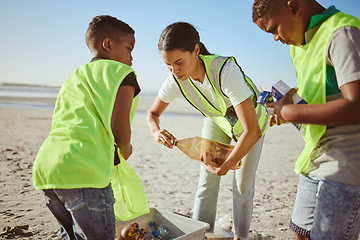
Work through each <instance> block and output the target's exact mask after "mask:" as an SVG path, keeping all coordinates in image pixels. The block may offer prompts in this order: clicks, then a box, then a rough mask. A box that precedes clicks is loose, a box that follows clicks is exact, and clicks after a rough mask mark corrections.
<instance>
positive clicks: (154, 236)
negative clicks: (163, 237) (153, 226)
mask: <svg viewBox="0 0 360 240" xmlns="http://www.w3.org/2000/svg"><path fill="white" fill-rule="evenodd" d="M151 236H152V238H151V240H159V239H160V238H159V232H158V230H154V231H152V233H151Z"/></svg>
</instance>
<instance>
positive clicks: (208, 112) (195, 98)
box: [173, 55, 268, 141]
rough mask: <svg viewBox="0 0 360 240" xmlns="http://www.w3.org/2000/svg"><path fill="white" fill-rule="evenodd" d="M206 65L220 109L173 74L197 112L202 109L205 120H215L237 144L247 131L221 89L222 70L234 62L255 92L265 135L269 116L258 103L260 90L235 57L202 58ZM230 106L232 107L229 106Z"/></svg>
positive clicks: (259, 119) (211, 56) (189, 81)
mask: <svg viewBox="0 0 360 240" xmlns="http://www.w3.org/2000/svg"><path fill="white" fill-rule="evenodd" d="M199 57H200V59H201V60H202V61H203V63H204V66H205V72H206V76H207V78H208V79H209V82H210V84H211V86H212V89H213V90H214V92H215V95H216V99H217V101H218V103H219V105H220V107H216V106H215V105H214V104H213V103H212V102H211V101H210V100H209V99H208V98H206V96H205V95H204V94H203V93H202V92H201V91H200V90H199V89H198V88H197V87H196V86H195V84H194V83H193V82H192V81H191V80H190V79H187V80H186V81H180V80H178V79H176V77H175V76H174V75H173V77H174V79H175V81H176V83H177V84H178V86H179V88H180V91H181V93H182V94H183V96H184V97H185V99H186V100H187V101H188V102H189V103H190V104H191V105H192V106H193V107H195V108H196V109H197V110H199V111H200V112H201V113H202V114H203V115H204V116H205V117H208V118H210V119H212V121H213V122H215V123H216V124H217V125H218V126H219V127H220V128H221V129H222V130H223V131H224V132H225V133H226V134H227V135H228V136H229V137H230V138H233V139H234V140H235V141H237V140H238V139H239V137H240V135H241V134H242V132H243V131H244V128H243V126H242V124H241V122H240V121H239V120H238V118H237V116H236V113H235V110H234V107H233V106H231V101H230V99H229V98H228V97H227V96H226V95H225V94H224V93H223V91H222V90H221V79H220V76H221V71H222V69H223V67H224V65H225V63H226V62H227V61H228V60H230V59H231V60H233V61H234V62H235V63H236V65H237V66H238V67H239V69H240V71H241V73H242V75H243V79H244V81H245V82H246V84H247V86H248V87H249V88H250V90H251V91H252V93H253V94H252V96H251V97H252V101H253V103H254V106H255V110H256V115H257V119H258V121H259V126H260V130H261V132H262V134H264V133H265V132H266V130H267V127H268V124H267V122H268V116H267V115H266V110H265V108H264V106H262V105H260V104H257V103H256V100H257V97H258V95H259V91H258V89H257V88H256V86H255V85H254V83H253V82H252V81H251V79H250V78H248V77H247V76H246V75H245V73H244V72H243V71H242V69H241V67H240V66H239V65H238V64H237V62H236V60H235V58H234V57H222V56H218V55H199ZM228 106H231V107H228Z"/></svg>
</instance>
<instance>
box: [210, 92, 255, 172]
mask: <svg viewBox="0 0 360 240" xmlns="http://www.w3.org/2000/svg"><path fill="white" fill-rule="evenodd" d="M235 112H236V115H237V117H238V119H239V121H240V122H241V124H242V125H243V127H244V132H243V133H242V134H241V136H240V138H239V139H238V141H237V143H236V145H235V148H234V150H233V151H232V152H231V154H230V155H229V157H228V158H227V159H226V160H225V162H224V163H223V164H222V165H221V166H220V167H218V168H211V167H210V166H208V165H205V164H203V165H204V167H205V168H206V169H207V170H208V171H210V172H212V173H213V174H215V175H225V174H226V173H227V172H228V171H229V170H230V169H231V167H232V166H234V165H235V164H236V163H237V162H239V161H240V160H241V159H242V158H243V157H244V156H245V155H246V154H247V153H248V152H249V151H250V150H251V148H252V147H253V146H254V145H255V143H256V142H257V141H258V140H259V139H260V138H261V135H262V134H261V131H260V127H259V123H258V120H257V117H256V112H255V108H254V105H253V102H252V100H251V98H248V99H246V100H245V101H243V102H242V103H240V104H238V105H237V106H235Z"/></svg>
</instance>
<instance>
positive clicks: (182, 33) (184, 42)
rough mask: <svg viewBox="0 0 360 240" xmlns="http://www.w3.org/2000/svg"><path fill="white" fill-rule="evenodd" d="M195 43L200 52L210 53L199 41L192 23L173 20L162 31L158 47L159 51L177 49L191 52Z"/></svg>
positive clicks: (203, 53)
mask: <svg viewBox="0 0 360 240" xmlns="http://www.w3.org/2000/svg"><path fill="white" fill-rule="evenodd" d="M196 44H198V45H199V47H200V54H202V55H211V53H209V52H208V50H207V49H206V47H205V46H204V44H203V43H202V42H200V36H199V33H198V31H197V30H196V29H195V27H194V26H193V25H191V24H190V23H186V22H175V23H173V24H170V25H169V26H167V27H166V28H165V29H164V30H163V31H162V33H161V35H160V38H159V43H158V48H159V50H160V51H170V50H174V49H179V50H182V51H189V52H193V51H194V50H195V45H196Z"/></svg>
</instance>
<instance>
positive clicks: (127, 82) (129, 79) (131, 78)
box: [120, 72, 141, 97]
mask: <svg viewBox="0 0 360 240" xmlns="http://www.w3.org/2000/svg"><path fill="white" fill-rule="evenodd" d="M121 86H133V87H135V92H134V97H136V96H137V95H138V94H139V93H140V91H141V89H140V86H139V83H138V81H137V79H136V76H135V73H134V72H131V73H129V74H128V75H127V76H126V77H125V78H124V80H123V81H122V83H121V84H120V87H121Z"/></svg>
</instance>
